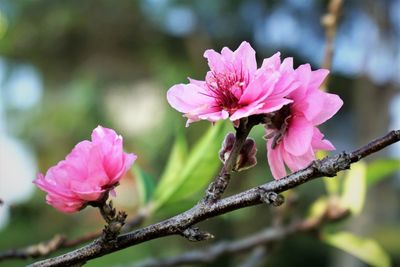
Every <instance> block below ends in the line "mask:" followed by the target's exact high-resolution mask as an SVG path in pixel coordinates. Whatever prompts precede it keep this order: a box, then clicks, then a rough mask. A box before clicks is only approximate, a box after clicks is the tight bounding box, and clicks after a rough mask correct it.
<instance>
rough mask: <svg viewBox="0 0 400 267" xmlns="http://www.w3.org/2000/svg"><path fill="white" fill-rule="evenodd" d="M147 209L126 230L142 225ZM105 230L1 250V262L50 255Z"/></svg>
mask: <svg viewBox="0 0 400 267" xmlns="http://www.w3.org/2000/svg"><path fill="white" fill-rule="evenodd" d="M147 216H148V212H147V210H143V211H141V210H139V212H138V214H137V215H136V216H135V217H133V218H132V219H131V220H129V221H127V222H126V225H125V227H124V230H125V231H129V230H132V229H134V228H135V227H137V226H139V225H141V224H142V223H143V221H144V220H145V219H146V218H147ZM102 234H103V231H97V232H92V233H88V234H85V235H82V236H80V237H77V238H74V239H67V238H66V237H65V236H64V235H61V234H57V235H55V236H54V237H52V238H51V239H50V240H48V241H45V242H40V243H38V244H34V245H29V246H27V247H24V248H19V249H9V250H5V251H1V252H0V262H1V261H3V260H8V259H28V258H39V257H44V256H47V255H50V254H51V253H53V252H56V251H58V250H60V249H65V248H72V247H76V246H77V245H81V244H83V243H86V242H88V241H92V240H93V239H95V238H99V237H101V236H102Z"/></svg>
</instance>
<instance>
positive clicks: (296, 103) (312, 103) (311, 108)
mask: <svg viewBox="0 0 400 267" xmlns="http://www.w3.org/2000/svg"><path fill="white" fill-rule="evenodd" d="M328 73H329V71H328V70H324V69H319V70H316V71H311V67H310V65H308V64H305V65H301V66H300V67H299V68H297V69H296V70H295V75H294V77H295V79H296V81H297V88H296V89H295V90H293V91H292V92H291V93H290V94H289V95H287V96H286V97H287V98H288V99H291V100H292V101H293V102H292V103H291V104H289V105H286V106H284V107H283V108H282V109H281V110H279V111H277V112H273V113H271V114H268V115H267V116H268V118H269V119H270V121H269V123H267V124H266V132H267V134H266V138H267V139H268V141H267V149H268V162H269V165H270V167H271V171H272V174H273V176H274V178H275V179H280V178H282V177H284V176H286V169H285V164H286V166H287V167H289V169H290V170H291V171H297V170H299V169H302V168H304V167H306V166H307V165H308V164H310V162H311V161H312V160H314V159H315V151H316V150H328V151H329V150H334V149H335V148H334V146H333V145H332V144H331V143H330V142H329V141H328V140H326V139H324V135H323V134H322V133H321V132H320V131H319V130H318V128H317V127H315V126H317V125H320V124H321V123H323V122H325V121H326V120H328V119H330V118H331V117H332V116H333V115H334V114H335V113H336V112H337V111H338V110H339V109H340V107H341V106H342V105H343V101H342V100H341V99H340V97H339V96H337V95H335V94H329V93H325V92H323V91H321V90H319V87H320V85H321V83H322V81H323V80H324V79H325V77H326V76H327V75H328Z"/></svg>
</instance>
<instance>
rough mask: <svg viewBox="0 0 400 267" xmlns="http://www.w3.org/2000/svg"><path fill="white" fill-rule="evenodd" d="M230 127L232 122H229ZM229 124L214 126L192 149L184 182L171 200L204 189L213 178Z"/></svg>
mask: <svg viewBox="0 0 400 267" xmlns="http://www.w3.org/2000/svg"><path fill="white" fill-rule="evenodd" d="M228 125H229V127H230V124H228ZM227 128H228V127H227V124H226V123H224V122H222V123H219V124H217V125H216V126H214V127H212V128H211V129H210V130H209V131H208V132H207V133H206V134H205V135H204V136H203V138H202V139H201V140H200V141H199V142H198V143H196V145H195V146H194V147H193V149H192V150H191V151H190V154H189V157H188V160H187V162H186V164H185V168H184V169H183V170H182V176H183V177H184V179H182V183H181V184H180V186H179V187H178V188H177V190H176V192H175V193H174V195H173V196H171V201H175V202H176V201H180V200H182V199H185V198H187V197H189V196H191V195H193V194H196V193H197V192H199V191H201V190H204V188H205V186H206V185H207V184H208V183H209V182H210V180H211V179H212V178H213V175H215V173H216V172H217V170H218V167H219V166H220V165H221V162H220V160H219V157H218V151H219V150H220V148H221V143H222V141H223V139H224V136H225V134H226V132H227Z"/></svg>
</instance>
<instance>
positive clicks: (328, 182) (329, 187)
mask: <svg viewBox="0 0 400 267" xmlns="http://www.w3.org/2000/svg"><path fill="white" fill-rule="evenodd" d="M327 155H328V153H327V152H326V151H322V150H319V151H317V158H318V159H322V158H324V157H326V156H327ZM339 175H340V174H338V176H337V177H336V178H334V179H332V178H331V177H324V179H323V181H324V184H325V189H326V192H327V193H328V194H329V195H331V196H332V195H334V196H336V195H337V194H338V193H339V183H340V179H338V178H339V177H340V176H339Z"/></svg>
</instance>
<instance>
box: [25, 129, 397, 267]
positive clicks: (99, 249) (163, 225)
mask: <svg viewBox="0 0 400 267" xmlns="http://www.w3.org/2000/svg"><path fill="white" fill-rule="evenodd" d="M399 140H400V130H397V131H392V132H390V133H389V134H387V135H385V136H384V137H381V138H379V139H376V140H374V141H372V142H371V143H369V144H368V145H366V146H364V147H362V148H360V149H358V150H356V151H353V152H350V153H345V152H343V153H341V154H338V155H336V156H333V157H326V158H324V159H322V160H315V161H313V162H312V163H311V164H310V165H309V166H308V167H307V168H304V169H302V170H299V171H297V172H295V173H292V174H290V175H288V176H286V177H285V178H282V179H280V180H277V181H271V182H269V183H266V184H263V185H261V186H258V187H254V188H252V189H249V190H247V191H244V192H242V193H239V194H236V195H233V196H230V197H227V198H224V199H220V200H218V201H216V202H215V203H213V204H210V205H205V203H204V202H202V201H200V202H199V203H198V204H196V205H195V206H194V207H192V208H191V209H189V210H187V211H185V212H183V213H181V214H179V215H176V216H174V217H172V218H170V219H167V220H165V221H162V222H159V223H156V224H152V225H150V226H147V227H145V228H142V229H138V230H135V231H132V232H130V233H127V234H123V235H120V236H118V237H117V239H116V240H115V242H113V243H112V244H108V243H105V242H104V241H103V240H101V239H96V240H95V241H93V242H92V243H90V244H88V245H86V246H84V247H82V248H79V249H77V250H74V251H71V252H69V253H66V254H64V255H60V256H58V257H54V258H50V259H47V260H43V261H39V262H36V263H34V264H32V265H31V266H69V265H73V264H79V263H85V262H86V261H88V260H91V259H94V258H98V257H101V256H104V255H107V254H110V253H112V252H115V251H119V250H121V249H124V248H127V247H130V246H134V245H136V244H140V243H143V242H146V241H149V240H153V239H156V238H160V237H165V236H170V235H180V234H181V233H182V230H184V229H187V228H189V227H191V226H193V225H194V224H196V223H198V222H201V221H204V220H206V219H209V218H212V217H216V216H218V215H221V214H224V213H227V212H230V211H234V210H237V209H241V208H244V207H249V206H253V205H257V204H261V203H264V202H263V199H264V195H265V192H274V193H276V194H279V193H281V192H284V191H286V190H288V189H291V188H294V187H296V186H299V185H301V184H304V183H306V182H309V181H311V180H313V179H315V178H318V177H324V176H328V177H333V176H335V175H336V174H337V173H338V172H339V171H342V170H345V169H348V168H350V165H351V163H354V162H357V161H359V160H360V159H361V158H364V157H366V156H368V155H370V154H372V153H375V152H377V151H379V150H381V149H383V148H385V147H387V146H389V145H391V144H393V143H395V142H398V141H399Z"/></svg>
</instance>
